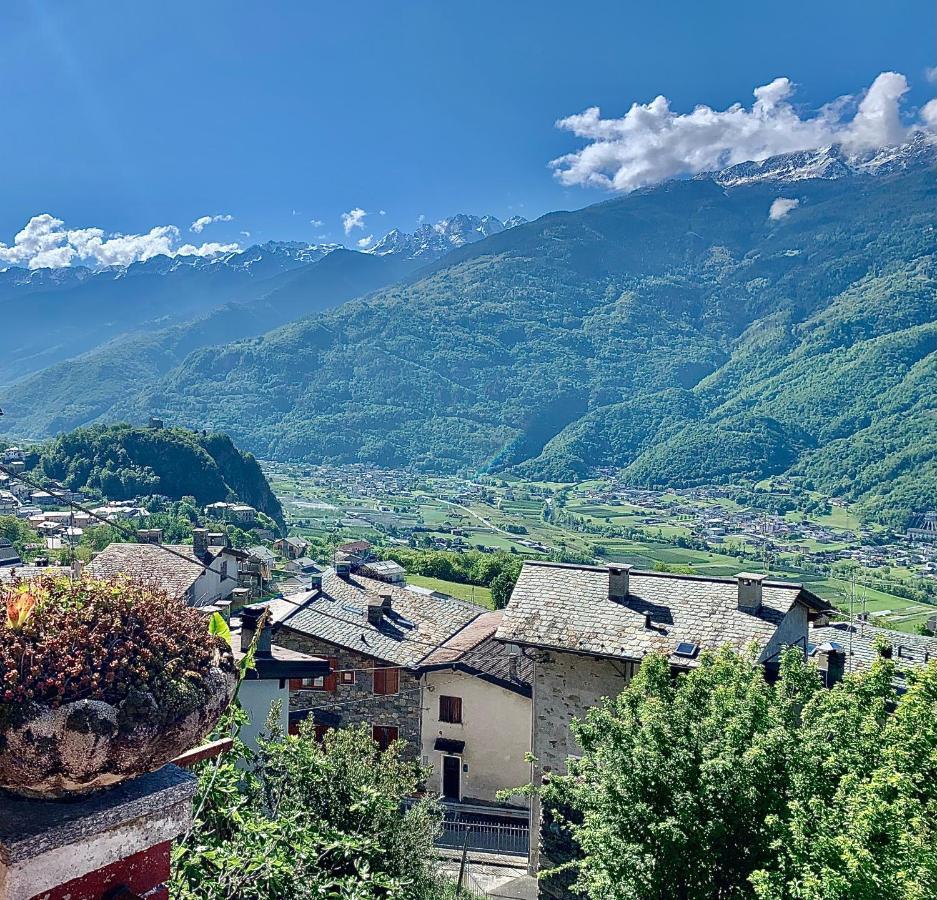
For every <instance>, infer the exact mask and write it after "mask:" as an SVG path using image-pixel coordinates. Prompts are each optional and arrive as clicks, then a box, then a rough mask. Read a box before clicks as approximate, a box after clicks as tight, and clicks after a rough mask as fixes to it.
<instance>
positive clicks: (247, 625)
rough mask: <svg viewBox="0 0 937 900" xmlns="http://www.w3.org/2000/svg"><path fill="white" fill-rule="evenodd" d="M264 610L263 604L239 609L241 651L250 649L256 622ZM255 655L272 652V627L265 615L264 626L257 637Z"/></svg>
mask: <svg viewBox="0 0 937 900" xmlns="http://www.w3.org/2000/svg"><path fill="white" fill-rule="evenodd" d="M264 612H266V607H264V606H245V607H244V609H242V610H241V652H242V653H247V651H248V650H249V649H250V645H251V641H253V639H254V635H255V634H256V633H257V624H258V623H259V622H260V619H261V618H262V617H263V615H264ZM254 652H255V653H256V654H257V656H270V654H271V653H272V652H273V629H272V627H271V625H270V617H269V616H267V618H266V622H265V624H264V627H263V628H262V629H261V631H260V637H258V638H257V648H256V650H255V651H254Z"/></svg>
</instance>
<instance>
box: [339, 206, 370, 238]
mask: <svg viewBox="0 0 937 900" xmlns="http://www.w3.org/2000/svg"><path fill="white" fill-rule="evenodd" d="M366 215H367V213H366V212H365V211H364V210H363V209H362V208H361V207H360V206H356V207H355V208H354V209H351V210H349V211H348V212H345V213H342V227H343V228H344V229H345V234H351V232H352V231H353V230H354V229H355V228H364V217H365V216H366Z"/></svg>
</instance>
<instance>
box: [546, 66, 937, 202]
mask: <svg viewBox="0 0 937 900" xmlns="http://www.w3.org/2000/svg"><path fill="white" fill-rule="evenodd" d="M907 90H908V82H907V79H906V78H905V77H904V75H901V74H899V73H897V72H882V74H881V75H879V76H878V77H877V78H876V79H875V80H874V81H873V82H872V84H871V86H870V87H869V89H868V90H867V91H866V92H865V93H864V95H863V96H862V97H861V98H856V97H840V98H839V99H837V100H835V101H833V102H831V103H828V104H826V105H825V106H823V107H822V108H821V109H820V110H818V111H817V112H816V113H815V114H813V115H809V116H802V115H801V114H800V113H799V112H798V111H797V110H795V108H794V106H793V104H792V103H791V102H790V98H791V95H792V94H793V92H794V85H793V84H792V82H791V81H790V79H788V78H776V79H775V80H774V81H772V82H771V83H770V84H766V85H763V86H762V87H759V88H756V89H755V91H754V97H755V100H754V102H753V104H752V106H751V108H750V109H749V108H746V107H744V106H742V105H741V104H740V103H736V104H734V105H733V106H730V107H729V108H728V109H726V110H722V111H719V110H715V109H712V108H711V107H709V106H697V107H696V108H695V109H694V110H693V111H692V112H690V113H676V112H674V111H673V110H671V108H670V103H669V101H668V100H667V98H666V97H657V98H655V99H654V100H652V101H651V102H650V103H646V104H639V103H634V104H633V105H632V107H631V109H630V110H628V112H627V113H626V114H625V115H624V116H622V117H621V118H620V119H606V118H603V117H602V113H601V111H600V109H599V108H598V107H597V106H593V107H591V108H590V109H587V110H585V112H582V113H579V114H577V115H573V116H568V117H567V118H564V119H560V120H559V121H558V122H557V123H556V125H557V127H558V128H562V129H564V130H566V131H571V132H572V133H573V134H575V135H576V136H577V137H580V138H583V139H584V140H585V141H586V145H585V146H584V147H583V148H582V149H581V150H577V151H576V152H574V153H568V154H566V155H565V156H561V157H559V158H558V159H555V160H553V161H552V162H551V163H550V165H551V167H552V168H553V170H554V172H555V174H556V176H557V177H558V178H559V180H560V181H561V182H562V183H563V184H566V185H589V186H594V187H601V188H605V189H607V190H616V191H633V190H635V189H636V188H640V187H644V186H647V185H651V184H656V183H657V182H659V181H663V180H665V179H667V178H673V177H675V176H679V175H693V174H696V173H698V172H707V171H712V170H715V169H720V168H723V167H725V166H728V165H733V164H735V163H740V162H744V161H746V160H763V159H767V158H768V157H769V156H774V155H776V154H779V153H790V152H794V151H797V150H808V149H812V148H816V147H824V146H829V145H831V144H837V143H841V144H843V145H844V146H845V147H846V149H847V150H848V151H850V152H859V151H862V150H869V149H873V148H877V147H883V146H888V145H890V144H897V143H901V141H902V140H904V139H905V138H906V137H907V136H908V134H909V133H910V131H911V130H912V128H913V127H916V126H906V125H905V124H903V123H902V120H901V116H900V109H899V107H900V102H901V98H902V97H903V96H904V94H905V93H906V92H907ZM929 106H930V104H928V107H929ZM925 110H927V107H925ZM933 113H934V117H937V110H934V111H933ZM922 119H923V121H924V122H925V123H927V122H930V121H931V120H930V119H929V118H928V117H927V115H924V111H922Z"/></svg>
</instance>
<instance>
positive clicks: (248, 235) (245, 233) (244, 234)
mask: <svg viewBox="0 0 937 900" xmlns="http://www.w3.org/2000/svg"><path fill="white" fill-rule="evenodd" d="M238 233H239V234H240V235H242V236H243V237H246V238H249V237H250V236H251V233H250V232H249V231H240V232H238Z"/></svg>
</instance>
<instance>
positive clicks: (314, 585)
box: [309, 572, 322, 591]
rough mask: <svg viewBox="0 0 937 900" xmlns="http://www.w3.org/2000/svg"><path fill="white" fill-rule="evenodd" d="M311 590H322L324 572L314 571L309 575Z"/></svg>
mask: <svg viewBox="0 0 937 900" xmlns="http://www.w3.org/2000/svg"><path fill="white" fill-rule="evenodd" d="M309 590H310V591H321V590H322V573H321V572H313V573H312V574H311V575H310V576H309Z"/></svg>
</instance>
